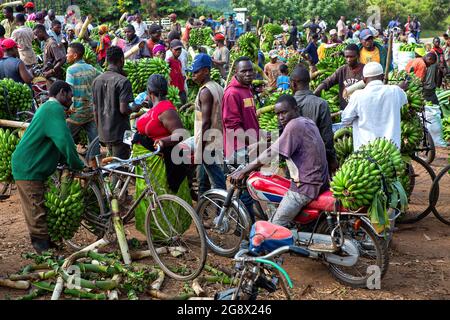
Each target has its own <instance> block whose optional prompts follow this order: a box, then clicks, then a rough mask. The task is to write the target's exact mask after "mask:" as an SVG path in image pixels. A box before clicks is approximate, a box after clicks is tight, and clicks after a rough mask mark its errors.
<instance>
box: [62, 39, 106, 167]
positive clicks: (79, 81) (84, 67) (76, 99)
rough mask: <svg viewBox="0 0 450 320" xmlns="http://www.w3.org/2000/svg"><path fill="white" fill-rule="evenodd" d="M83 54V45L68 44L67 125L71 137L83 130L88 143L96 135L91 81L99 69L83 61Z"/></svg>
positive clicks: (98, 72) (97, 152) (96, 152)
mask: <svg viewBox="0 0 450 320" xmlns="http://www.w3.org/2000/svg"><path fill="white" fill-rule="evenodd" d="M83 55H84V46H83V45H82V44H81V43H77V42H73V43H71V44H70V45H69V48H68V50H67V62H68V63H69V64H71V66H70V67H69V68H67V72H66V82H67V83H68V84H70V85H71V86H72V90H73V105H72V108H71V111H72V114H71V115H70V116H69V118H68V119H67V126H68V127H69V129H70V131H71V133H72V136H73V137H75V136H77V135H78V134H79V133H80V131H81V130H85V131H86V134H87V136H88V140H89V143H90V142H91V141H92V140H94V139H95V138H96V137H97V135H98V133H97V126H96V124H95V121H94V111H93V97H92V83H93V82H94V79H95V78H96V77H97V76H98V75H100V71H98V70H97V69H96V68H94V67H93V66H91V65H90V64H87V63H86V62H84V60H83ZM94 154H99V150H94ZM88 160H89V161H93V159H88Z"/></svg>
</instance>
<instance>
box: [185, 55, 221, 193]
mask: <svg viewBox="0 0 450 320" xmlns="http://www.w3.org/2000/svg"><path fill="white" fill-rule="evenodd" d="M211 67H212V60H211V58H210V57H209V56H208V55H207V54H205V53H200V54H198V55H197V56H196V57H195V59H194V63H193V64H192V67H191V68H190V69H189V71H190V72H192V80H193V81H194V82H195V83H197V84H198V85H199V86H200V89H199V92H198V94H197V98H196V99H195V122H194V137H195V146H196V148H195V163H198V164H201V166H200V170H199V179H198V180H199V195H201V194H203V193H204V192H206V191H207V190H208V181H207V179H208V178H209V181H210V183H211V186H212V187H213V188H215V189H226V183H225V176H224V174H223V171H222V169H221V167H220V166H219V163H223V161H220V159H219V158H218V156H219V154H220V153H221V151H222V150H223V141H222V129H223V128H222V99H223V88H222V87H221V86H220V85H219V84H218V83H217V82H215V81H214V80H211V74H210V72H211ZM212 137H214V139H211V138H212Z"/></svg>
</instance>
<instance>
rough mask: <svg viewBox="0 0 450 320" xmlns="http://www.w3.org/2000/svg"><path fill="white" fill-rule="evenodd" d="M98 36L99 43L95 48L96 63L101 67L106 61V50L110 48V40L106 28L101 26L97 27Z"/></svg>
mask: <svg viewBox="0 0 450 320" xmlns="http://www.w3.org/2000/svg"><path fill="white" fill-rule="evenodd" d="M98 34H99V36H100V42H99V44H98V46H97V50H96V51H97V61H98V62H99V63H100V65H103V63H104V62H105V59H106V50H108V48H109V47H111V38H110V37H109V35H108V26H106V25H101V26H100V27H98Z"/></svg>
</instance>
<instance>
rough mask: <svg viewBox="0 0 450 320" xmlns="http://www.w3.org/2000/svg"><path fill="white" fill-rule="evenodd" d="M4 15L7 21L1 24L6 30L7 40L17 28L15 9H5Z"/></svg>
mask: <svg viewBox="0 0 450 320" xmlns="http://www.w3.org/2000/svg"><path fill="white" fill-rule="evenodd" d="M3 15H4V16H5V19H4V20H2V22H1V24H2V26H3V27H4V28H5V38H11V33H12V32H13V31H14V30H15V29H16V28H17V25H16V21H15V19H14V10H13V8H12V7H5V8H3Z"/></svg>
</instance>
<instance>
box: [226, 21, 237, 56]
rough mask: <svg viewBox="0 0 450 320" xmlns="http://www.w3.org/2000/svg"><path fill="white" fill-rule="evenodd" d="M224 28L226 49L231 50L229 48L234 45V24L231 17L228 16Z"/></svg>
mask: <svg viewBox="0 0 450 320" xmlns="http://www.w3.org/2000/svg"><path fill="white" fill-rule="evenodd" d="M225 28H226V32H225V36H226V40H227V47H228V49H230V50H231V48H233V46H234V43H235V42H236V23H234V21H233V15H230V17H229V18H228V21H227V23H226V25H225Z"/></svg>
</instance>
